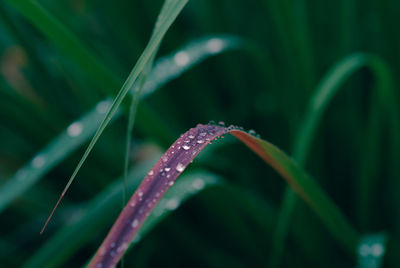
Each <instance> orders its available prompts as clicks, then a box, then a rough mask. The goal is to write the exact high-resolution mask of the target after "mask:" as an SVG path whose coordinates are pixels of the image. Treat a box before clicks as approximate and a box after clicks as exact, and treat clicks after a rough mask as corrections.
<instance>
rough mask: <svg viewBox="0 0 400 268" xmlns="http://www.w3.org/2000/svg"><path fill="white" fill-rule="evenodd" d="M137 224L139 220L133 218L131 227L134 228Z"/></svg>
mask: <svg viewBox="0 0 400 268" xmlns="http://www.w3.org/2000/svg"><path fill="white" fill-rule="evenodd" d="M138 226H139V221H138V220H137V219H134V220H133V222H132V227H133V228H136V227H138Z"/></svg>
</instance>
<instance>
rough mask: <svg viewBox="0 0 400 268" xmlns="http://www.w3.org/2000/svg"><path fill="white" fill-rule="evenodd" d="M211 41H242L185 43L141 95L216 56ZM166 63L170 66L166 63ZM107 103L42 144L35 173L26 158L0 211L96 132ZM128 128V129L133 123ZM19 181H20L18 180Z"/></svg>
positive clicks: (231, 40)
mask: <svg viewBox="0 0 400 268" xmlns="http://www.w3.org/2000/svg"><path fill="white" fill-rule="evenodd" d="M213 40H214V41H213ZM215 40H220V41H221V42H222V44H223V49H222V50H220V51H219V52H218V54H219V53H222V52H225V51H227V50H230V49H234V48H237V46H238V45H239V43H241V42H242V41H240V39H238V38H237V37H233V36H210V37H206V38H200V39H199V40H195V41H192V42H190V44H188V45H185V46H184V47H183V48H182V49H179V50H177V51H176V52H173V53H171V54H169V55H167V56H164V57H162V58H160V59H159V60H157V61H156V62H155V64H154V66H155V67H154V68H153V69H152V71H151V72H150V74H149V75H148V78H147V79H146V81H145V84H144V88H143V90H142V93H143V94H141V98H146V97H149V96H150V95H151V94H152V93H153V92H155V91H156V90H157V89H159V88H160V87H161V86H163V85H164V84H165V83H167V82H168V81H170V80H172V79H174V78H176V77H178V76H179V75H181V74H182V73H183V72H185V71H186V70H189V69H190V67H193V66H195V65H196V64H199V63H201V61H202V60H204V59H206V58H207V57H208V56H213V55H216V53H210V42H211V44H213V42H215ZM218 42H219V41H218ZM211 47H212V46H211ZM207 48H208V49H207ZM214 50H215V43H214ZM181 51H183V52H185V53H187V54H188V55H189V61H188V63H187V65H186V66H179V67H178V66H176V64H175V62H174V57H175V56H176V55H177V54H178V53H180V52H181ZM199 52H201V53H199ZM202 53H204V54H202ZM166 62H167V63H169V64H170V65H167V64H166ZM168 66H169V67H170V70H174V72H169V73H168V74H169V75H165V74H166V71H167V69H168ZM143 81H144V80H143ZM146 90H147V91H146ZM111 103H112V101H111V100H104V101H101V102H99V103H98V104H97V105H96V108H95V109H93V110H92V111H91V112H89V113H88V114H86V115H84V116H83V117H81V118H80V119H79V120H77V122H79V123H81V125H82V129H83V130H84V131H83V132H82V133H81V134H80V135H79V136H78V137H71V139H68V135H67V134H68V133H67V131H65V133H62V134H61V135H60V136H58V137H57V138H55V139H54V140H53V141H52V142H51V143H50V144H49V145H48V146H46V147H45V148H44V149H43V150H42V151H41V152H39V153H38V154H37V155H43V154H44V155H46V156H47V159H48V161H46V162H45V164H44V165H43V166H41V167H38V168H35V169H34V170H35V172H31V165H32V164H31V161H30V162H29V163H27V164H26V165H24V166H23V167H22V168H21V169H19V170H18V171H17V173H16V174H15V175H14V176H13V177H11V178H9V179H8V183H7V184H5V185H2V186H1V187H0V213H1V212H2V211H3V210H4V209H5V208H6V207H7V206H8V205H9V204H10V203H11V202H12V201H14V200H15V199H16V198H18V196H20V195H21V194H22V193H24V192H25V191H26V190H27V189H29V188H30V187H31V186H32V185H34V184H35V183H36V182H37V181H38V180H40V179H41V178H42V177H43V176H44V175H46V174H47V173H48V172H49V171H50V170H51V169H52V168H54V167H55V166H56V165H57V164H58V163H60V162H61V161H62V160H64V159H65V158H66V157H67V156H68V155H69V154H70V153H71V152H73V151H74V150H76V149H77V148H78V147H79V146H81V145H82V144H84V143H85V142H86V141H87V140H88V139H89V138H90V137H91V135H93V134H94V132H95V131H96V129H97V127H98V124H99V123H100V122H101V119H102V117H103V116H104V113H105V112H106V111H107V109H108V107H109V106H110V105H111ZM120 114H122V111H120V112H119V113H117V115H120ZM117 115H115V116H114V118H116V116H117ZM96 124H97V125H96ZM130 127H131V128H132V127H133V125H132V126H130ZM130 132H131V131H130ZM130 136H131V135H130ZM128 147H130V146H128ZM34 158H35V157H34ZM34 158H33V159H34ZM21 174H26V177H24V179H23V180H21V179H20V176H21ZM22 181H23V182H24V183H21V182H22Z"/></svg>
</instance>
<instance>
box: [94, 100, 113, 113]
mask: <svg viewBox="0 0 400 268" xmlns="http://www.w3.org/2000/svg"><path fill="white" fill-rule="evenodd" d="M110 105H111V102H110V101H101V102H99V103H98V104H97V105H96V111H97V112H98V113H99V114H105V113H106V112H107V111H108V108H109V107H110Z"/></svg>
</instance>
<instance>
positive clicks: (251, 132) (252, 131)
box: [249, 129, 257, 135]
mask: <svg viewBox="0 0 400 268" xmlns="http://www.w3.org/2000/svg"><path fill="white" fill-rule="evenodd" d="M249 134H250V135H256V134H257V133H256V131H255V130H254V129H250V130H249Z"/></svg>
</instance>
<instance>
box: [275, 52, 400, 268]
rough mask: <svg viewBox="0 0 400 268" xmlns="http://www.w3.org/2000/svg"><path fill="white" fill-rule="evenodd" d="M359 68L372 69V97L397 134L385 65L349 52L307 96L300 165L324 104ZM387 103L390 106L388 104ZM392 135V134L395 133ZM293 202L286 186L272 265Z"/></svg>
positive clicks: (297, 153) (297, 151) (298, 145)
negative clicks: (373, 79) (308, 100)
mask: <svg viewBox="0 0 400 268" xmlns="http://www.w3.org/2000/svg"><path fill="white" fill-rule="evenodd" d="M362 67H369V68H370V69H371V71H372V72H373V74H374V76H375V79H376V81H377V83H376V84H377V86H376V87H375V88H374V89H375V95H374V97H375V98H377V100H378V104H379V105H380V106H381V108H382V109H384V110H386V112H385V113H384V114H385V115H386V116H388V117H389V118H391V119H390V123H391V124H392V126H393V130H394V133H399V132H398V131H399V130H398V129H399V127H398V125H399V123H398V122H399V121H398V120H399V118H398V113H396V110H397V108H396V107H397V106H396V104H395V103H394V97H393V96H394V95H395V94H394V91H393V90H394V88H393V84H392V78H391V75H390V71H389V69H388V67H387V66H386V64H385V63H384V62H383V61H382V60H381V59H379V58H378V57H376V56H374V55H369V54H363V53H357V54H352V55H350V56H348V57H346V58H344V59H342V60H341V61H340V62H338V63H337V64H335V65H334V66H333V67H332V69H331V70H330V71H329V72H328V73H327V74H326V75H325V76H324V78H323V79H322V80H321V82H320V83H319V85H318V86H317V88H316V90H315V92H314V94H313V96H312V97H311V99H310V102H309V105H308V110H307V112H306V114H305V116H304V120H303V123H302V124H300V129H299V132H298V134H297V136H296V139H295V142H294V150H293V157H294V159H296V161H297V162H298V163H299V165H301V166H303V165H304V164H305V162H306V159H307V156H308V153H309V149H310V146H311V141H313V140H314V137H315V134H316V131H317V128H318V126H319V123H320V120H321V118H322V116H323V114H324V112H325V110H326V108H327V106H328V105H329V103H330V102H331V101H332V99H333V97H334V96H335V95H336V94H337V93H338V91H339V90H340V89H341V86H342V85H343V84H344V82H346V81H347V79H349V77H351V75H353V74H354V73H355V72H356V71H358V70H360V69H361V68H362ZM388 103H389V104H390V105H387V104H388ZM388 106H389V107H388ZM392 136H393V137H395V136H396V134H394V135H392ZM394 143H396V140H394ZM295 203H296V195H295V193H294V191H293V190H292V189H291V188H289V187H287V189H286V191H285V194H284V200H283V203H282V209H281V212H280V215H279V218H278V222H277V230H276V232H275V237H274V242H273V245H274V246H273V250H272V253H271V262H270V264H271V267H277V266H278V265H279V262H280V259H281V257H282V253H283V249H284V243H285V239H286V237H287V233H288V229H289V223H290V220H291V216H292V213H293V210H294V208H295Z"/></svg>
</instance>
